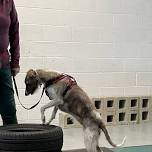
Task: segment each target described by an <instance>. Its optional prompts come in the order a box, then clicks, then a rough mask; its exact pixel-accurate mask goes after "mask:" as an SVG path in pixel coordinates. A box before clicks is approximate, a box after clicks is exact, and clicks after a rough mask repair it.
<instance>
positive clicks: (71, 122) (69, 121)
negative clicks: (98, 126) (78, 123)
mask: <svg viewBox="0 0 152 152" xmlns="http://www.w3.org/2000/svg"><path fill="white" fill-rule="evenodd" d="M67 124H68V125H71V124H74V119H72V118H71V117H68V118H67Z"/></svg>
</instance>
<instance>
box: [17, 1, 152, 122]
mask: <svg viewBox="0 0 152 152" xmlns="http://www.w3.org/2000/svg"><path fill="white" fill-rule="evenodd" d="M15 3H16V6H17V10H18V15H19V19H20V37H21V73H20V74H19V75H18V76H17V78H16V79H17V83H18V87H19V89H20V98H21V100H22V102H23V104H25V105H26V106H31V105H32V104H34V103H35V102H37V100H38V99H39V97H40V91H39V93H37V94H36V95H34V96H30V97H25V96H24V88H25V85H24V78H25V73H26V71H27V70H28V69H30V68H44V69H53V70H58V71H62V72H65V73H68V74H72V75H73V76H74V77H75V78H76V79H77V81H78V83H79V85H80V86H81V87H83V88H84V89H85V90H86V91H87V92H88V94H89V96H90V97H99V96H136V95H139V96H141V95H151V94H152V9H151V8H152V1H151V0H147V1H145V0H15ZM47 101H48V99H47V97H46V96H44V98H43V101H42V103H41V104H40V106H41V105H42V104H44V103H45V102H47ZM16 104H17V109H18V111H17V114H18V119H19V120H20V122H41V121H40V112H39V107H40V106H39V107H37V108H36V109H34V110H32V111H26V110H23V108H22V107H21V106H20V105H19V103H18V101H17V100H16ZM48 117H49V112H48V114H47V118H48ZM57 122H58V121H57V120H55V121H54V123H57Z"/></svg>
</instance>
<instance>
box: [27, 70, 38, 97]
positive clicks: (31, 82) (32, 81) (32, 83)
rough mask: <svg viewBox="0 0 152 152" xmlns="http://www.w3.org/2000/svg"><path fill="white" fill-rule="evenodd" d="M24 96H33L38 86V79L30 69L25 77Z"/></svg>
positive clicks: (35, 73)
mask: <svg viewBox="0 0 152 152" xmlns="http://www.w3.org/2000/svg"><path fill="white" fill-rule="evenodd" d="M25 85H26V89H25V95H26V96H28V95H29V94H31V95H32V94H34V92H35V91H36V89H37V88H38V86H39V85H40V84H39V77H38V74H37V72H36V71H34V70H33V69H30V70H29V71H27V74H26V77H25Z"/></svg>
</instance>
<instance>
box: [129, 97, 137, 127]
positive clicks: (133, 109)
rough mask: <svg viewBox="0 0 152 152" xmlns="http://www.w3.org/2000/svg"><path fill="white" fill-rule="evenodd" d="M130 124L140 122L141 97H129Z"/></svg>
mask: <svg viewBox="0 0 152 152" xmlns="http://www.w3.org/2000/svg"><path fill="white" fill-rule="evenodd" d="M127 100H128V124H129V125H131V124H137V123H139V103H140V98H139V97H128V98H127Z"/></svg>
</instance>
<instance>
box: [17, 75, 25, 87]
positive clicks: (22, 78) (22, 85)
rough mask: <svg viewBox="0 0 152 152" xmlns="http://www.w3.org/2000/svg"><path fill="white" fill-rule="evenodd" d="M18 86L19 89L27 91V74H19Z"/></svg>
mask: <svg viewBox="0 0 152 152" xmlns="http://www.w3.org/2000/svg"><path fill="white" fill-rule="evenodd" d="M15 79H16V84H17V87H18V89H25V84H24V79H25V73H19V74H18V75H17V76H16V77H15Z"/></svg>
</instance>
